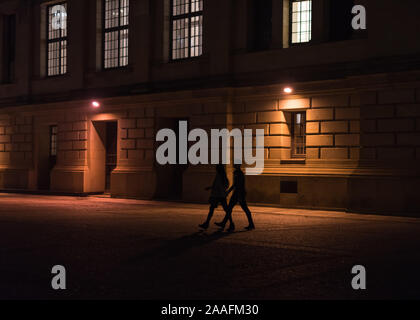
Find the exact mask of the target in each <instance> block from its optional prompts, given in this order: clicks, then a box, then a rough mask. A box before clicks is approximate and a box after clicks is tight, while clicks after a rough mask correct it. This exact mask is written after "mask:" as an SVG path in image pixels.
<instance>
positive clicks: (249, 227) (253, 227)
mask: <svg viewBox="0 0 420 320" xmlns="http://www.w3.org/2000/svg"><path fill="white" fill-rule="evenodd" d="M245 229H246V230H248V231H251V230H254V229H255V226H254V225H251V226H248V227H246V228H245Z"/></svg>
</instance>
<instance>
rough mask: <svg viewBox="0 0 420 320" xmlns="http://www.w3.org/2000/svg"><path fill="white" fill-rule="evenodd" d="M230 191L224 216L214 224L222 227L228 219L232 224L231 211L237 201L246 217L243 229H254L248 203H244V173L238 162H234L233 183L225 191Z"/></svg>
mask: <svg viewBox="0 0 420 320" xmlns="http://www.w3.org/2000/svg"><path fill="white" fill-rule="evenodd" d="M232 191H233V195H232V197H231V198H230V201H229V207H228V211H226V216H225V218H224V219H223V221H222V222H216V225H217V226H219V227H221V228H223V229H224V228H225V226H226V223H227V221H228V220H229V221H231V225H232V211H233V208H234V207H235V205H236V204H237V203H239V205H240V206H241V208H242V210H243V211H244V212H245V214H246V217H247V218H248V223H249V226H248V227H246V228H245V229H247V230H254V229H255V225H254V221H253V220H252V215H251V211H250V210H249V208H248V205H247V203H246V189H245V175H244V173H243V172H242V170H241V165H240V164H235V171H234V172H233V185H232V187H230V189H229V190H228V191H227V194H229V193H231V192H232Z"/></svg>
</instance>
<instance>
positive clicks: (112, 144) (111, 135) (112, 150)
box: [105, 121, 118, 193]
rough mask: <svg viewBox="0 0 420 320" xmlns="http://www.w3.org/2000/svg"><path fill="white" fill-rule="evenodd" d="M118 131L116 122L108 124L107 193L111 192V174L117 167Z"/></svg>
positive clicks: (106, 144) (106, 138)
mask: <svg viewBox="0 0 420 320" xmlns="http://www.w3.org/2000/svg"><path fill="white" fill-rule="evenodd" d="M117 129H118V125H117V122H116V121H113V122H107V123H106V137H105V141H106V143H105V146H106V153H105V193H110V191H111V173H112V171H114V169H115V168H116V167H117Z"/></svg>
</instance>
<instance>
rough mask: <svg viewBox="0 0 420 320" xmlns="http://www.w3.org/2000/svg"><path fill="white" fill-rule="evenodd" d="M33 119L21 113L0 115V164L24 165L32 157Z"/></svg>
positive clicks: (30, 160) (28, 163)
mask: <svg viewBox="0 0 420 320" xmlns="http://www.w3.org/2000/svg"><path fill="white" fill-rule="evenodd" d="M32 131H33V119H32V117H31V116H23V115H17V116H15V115H0V164H1V165H10V167H25V166H28V165H30V164H31V162H32V159H33V137H32Z"/></svg>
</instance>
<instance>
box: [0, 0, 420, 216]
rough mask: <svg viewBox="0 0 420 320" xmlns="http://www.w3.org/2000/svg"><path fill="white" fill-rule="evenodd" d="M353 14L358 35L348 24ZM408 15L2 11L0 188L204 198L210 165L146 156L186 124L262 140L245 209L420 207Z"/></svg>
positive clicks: (418, 64) (90, 5)
mask: <svg viewBox="0 0 420 320" xmlns="http://www.w3.org/2000/svg"><path fill="white" fill-rule="evenodd" d="M354 5H363V6H364V7H365V8H366V12H367V29H366V30H363V29H361V30H354V29H353V28H352V18H353V16H354V15H352V13H351V10H352V8H353V6H354ZM419 10H420V3H419V2H418V1H415V0H406V1H405V2H404V4H397V3H396V2H395V1H392V0H381V1H379V0H360V1H349V0H343V1H335V0H312V1H310V0H305V1H295V0H211V1H210V0H153V1H152V0H67V1H41V0H34V1H29V0H19V1H18V0H3V1H0V62H1V63H0V76H1V78H0V80H1V81H0V82H1V83H0V189H2V190H16V189H23V190H51V191H54V192H65V193H102V192H110V193H111V195H112V196H115V197H134V198H142V199H173V200H175V199H177V200H184V201H194V202H195V201H198V202H202V201H206V200H207V197H208V194H207V192H206V191H204V188H205V187H206V186H208V185H209V184H210V183H211V180H212V177H213V171H214V169H213V168H212V166H204V165H200V166H192V165H177V166H161V165H159V164H157V163H156V160H155V151H156V148H157V142H156V138H155V136H156V132H157V131H158V130H159V129H162V128H172V129H176V128H177V125H178V121H180V120H186V121H188V125H189V127H190V128H202V129H205V130H210V129H214V128H215V129H217V128H228V129H233V128H240V129H247V128H249V129H263V130H264V132H265V146H264V147H265V148H264V154H265V169H264V172H263V174H261V175H258V176H248V178H247V189H248V198H249V202H252V203H261V204H270V205H280V206H286V207H302V208H328V209H344V210H349V211H369V212H382V213H385V212H394V213H399V212H410V213H417V212H420V211H419V209H420V200H419V199H418V196H417V192H416V191H417V186H418V185H419V182H420V179H419V172H418V171H419V167H420V166H419V160H420V41H418V34H417V31H418V30H420V25H419V24H420V23H419V19H418V14H417V12H419ZM285 88H290V89H291V90H292V92H286V91H285ZM228 170H229V171H231V168H230V166H228Z"/></svg>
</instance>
